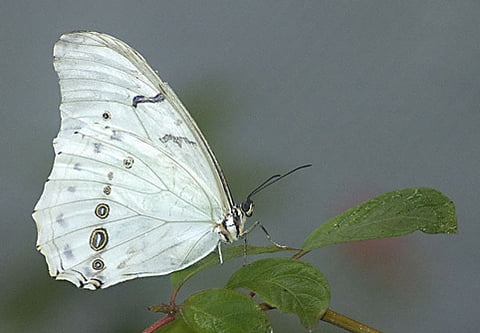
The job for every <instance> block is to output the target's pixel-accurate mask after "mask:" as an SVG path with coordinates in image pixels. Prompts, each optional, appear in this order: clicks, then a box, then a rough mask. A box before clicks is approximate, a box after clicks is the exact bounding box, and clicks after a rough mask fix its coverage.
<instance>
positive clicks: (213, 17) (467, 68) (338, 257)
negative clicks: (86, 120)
mask: <svg viewBox="0 0 480 333" xmlns="http://www.w3.org/2000/svg"><path fill="white" fill-rule="evenodd" d="M479 16H480V4H479V3H478V2H477V1H461V2H454V1H422V2H419V1H396V2H392V1H353V0H351V1H341V0H337V1H262V2H259V1H201V2H200V1H175V2H173V1H102V2H98V1H88V0H84V1H76V2H74V1H42V2H40V1H39V2H27V1H11V0H6V1H2V3H1V4H0V55H1V56H0V73H1V74H0V96H1V97H0V98H1V106H0V113H1V120H2V121H1V123H0V126H1V129H0V137H1V146H0V149H1V152H0V156H1V163H0V168H1V180H0V188H1V190H2V193H3V195H2V200H1V202H0V205H1V207H0V210H1V212H2V216H3V218H2V219H1V223H0V250H1V252H0V254H1V255H0V274H1V275H0V286H1V287H0V331H1V332H37V333H38V332H88V331H94V332H140V331H141V330H142V329H144V328H145V327H147V326H148V325H150V324H151V323H152V322H154V321H155V320H157V319H159V318H160V316H159V315H158V314H153V313H149V312H148V311H147V310H146V307H147V306H149V305H151V304H159V303H162V302H167V301H168V298H169V295H170V284H169V279H168V277H155V278H144V279H137V280H133V281H130V282H126V283H122V284H119V285H117V286H115V287H112V288H109V289H106V290H100V291H95V292H91V291H86V290H79V289H77V288H75V287H74V285H72V284H70V283H69V282H65V281H61V282H60V281H55V280H53V279H52V278H50V277H49V275H48V271H47V266H46V263H45V260H44V258H43V256H42V255H41V254H40V253H38V252H37V251H36V249H35V242H36V228H35V224H34V221H33V220H32V218H31V211H32V210H33V207H34V205H35V203H36V201H37V199H38V197H39V196H40V194H41V192H42V189H43V184H44V182H45V180H46V178H47V176H48V174H49V172H50V168H51V165H52V162H53V148H52V144H51V141H52V139H53V137H55V136H56V134H57V132H58V129H59V125H60V117H59V112H58V105H59V101H60V96H59V87H58V80H57V76H56V74H55V72H54V70H53V66H52V47H53V44H54V43H55V41H56V40H57V39H58V37H59V36H60V35H61V34H63V33H66V32H70V31H72V30H79V29H82V30H84V29H88V30H97V31H101V32H106V33H110V34H112V35H114V36H116V37H118V38H120V39H122V40H123V41H125V42H127V43H128V44H130V45H131V46H132V47H134V48H136V49H137V50H138V51H139V52H140V53H141V54H143V55H144V56H145V57H146V58H147V60H148V61H149V63H150V65H151V66H152V67H153V68H155V69H157V70H158V71H159V73H160V75H161V77H162V78H163V79H164V80H166V81H168V82H169V83H170V85H171V86H172V87H173V89H174V90H175V91H176V92H177V94H178V95H179V97H180V98H181V99H182V101H183V102H184V103H185V105H186V106H187V108H188V109H189V110H190V112H191V114H192V116H193V117H194V118H195V119H196V120H197V122H198V124H199V126H200V128H201V129H202V131H203V133H204V134H205V136H206V138H207V139H208V141H209V142H210V145H211V146H212V148H213V150H214V151H215V153H216V155H217V159H218V160H219V161H220V163H221V165H222V166H223V169H224V172H225V174H226V176H227V178H228V180H229V183H230V187H231V189H232V191H233V194H234V197H235V198H236V199H237V200H238V201H240V200H242V199H243V197H244V196H245V195H246V194H247V193H248V192H249V191H250V190H251V189H252V188H254V187H255V186H256V185H258V184H259V183H260V182H261V181H263V180H264V179H265V178H267V177H268V176H270V175H272V174H275V173H280V172H285V171H287V170H289V169H291V168H293V167H295V166H297V165H300V164H304V163H313V167H312V168H310V169H307V170H303V171H301V172H298V173H297V174H295V175H293V176H291V177H289V178H287V179H285V180H284V181H282V182H280V183H278V184H276V185H275V186H272V187H270V188H269V189H268V190H265V191H263V192H262V193H261V194H259V195H258V196H256V198H255V199H256V207H257V209H256V215H255V217H256V218H257V219H260V220H261V221H262V222H263V224H264V225H265V226H266V227H267V228H268V230H269V231H270V234H271V235H272V237H273V239H275V240H276V241H278V242H280V243H283V244H288V245H291V246H299V245H300V244H301V243H302V241H303V239H304V238H305V237H306V236H307V235H308V233H309V232H311V231H312V230H314V229H315V228H316V227H317V226H319V225H320V224H321V223H322V222H325V221H327V220H328V219H330V218H331V217H333V216H335V215H337V214H339V213H341V212H342V211H343V210H345V209H347V208H350V207H352V206H354V205H356V204H358V203H360V202H362V201H365V200H368V199H370V198H372V197H374V196H377V195H380V194H383V193H384V192H387V191H391V190H396V189H402V188H406V187H418V186H427V187H433V188H435V189H438V190H440V191H442V192H443V193H444V194H446V195H448V196H449V197H450V198H451V199H452V200H453V201H454V202H455V204H456V207H457V213H458V221H459V234H458V235H425V234H421V233H415V234H413V235H410V236H406V237H401V238H395V239H383V240H374V241H364V242H357V243H351V244H338V245H334V246H330V247H327V248H323V249H319V250H316V251H314V252H313V253H311V254H310V255H309V256H307V257H306V260H308V261H309V262H310V263H312V264H314V265H315V266H316V267H318V268H319V269H320V270H321V271H322V272H323V274H325V276H326V277H327V279H328V280H329V283H330V286H331V292H332V302H331V308H332V309H333V310H334V311H337V312H340V313H342V314H345V315H347V316H350V317H351V318H354V319H356V320H359V321H361V322H364V323H366V324H369V325H371V326H373V327H375V328H377V329H380V330H382V331H386V332H451V331H457V332H474V331H476V330H477V329H478V326H479V324H480V319H479V316H478V299H479V297H480V283H479V280H478V276H479V272H480V270H479V267H480V265H479V262H480V251H479V246H478V237H479V235H480V233H479V232H480V224H479V217H478V216H479V214H480V210H479V195H478V193H479V189H480V182H479V170H480V131H479V127H480V113H479V109H480V93H479V90H480V25H479V19H478V18H479ZM249 243H250V244H252V245H267V244H268V243H267V241H266V240H265V237H264V235H263V233H261V232H255V233H252V235H251V236H250V237H249ZM255 259H256V257H252V258H250V259H249V260H250V261H252V260H255ZM242 262H243V260H242V259H240V260H238V261H230V262H227V263H226V264H224V265H223V266H220V265H219V266H217V267H214V268H213V269H210V270H207V271H204V272H202V273H201V274H199V276H197V277H195V278H194V279H193V280H192V281H190V282H189V284H188V285H187V286H185V288H184V289H183V291H182V293H181V294H180V296H179V301H181V300H183V299H184V298H185V297H186V296H188V295H189V294H190V293H193V292H195V291H197V290H200V289H203V288H207V287H216V286H223V285H224V284H225V283H226V281H227V280H228V277H229V276H230V274H231V273H232V272H233V271H235V270H236V269H237V268H239V267H240V266H241V264H242ZM269 316H270V318H271V321H272V324H273V327H274V330H275V332H301V331H303V328H302V326H301V325H300V323H299V321H298V319H297V318H296V317H295V316H293V315H285V314H282V313H278V312H275V311H270V312H269ZM316 331H318V332H342V330H340V329H338V328H335V327H332V326H330V325H328V324H325V323H320V324H319V327H318V328H317V330H316Z"/></svg>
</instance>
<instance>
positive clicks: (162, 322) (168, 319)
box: [142, 314, 175, 333]
mask: <svg viewBox="0 0 480 333" xmlns="http://www.w3.org/2000/svg"><path fill="white" fill-rule="evenodd" d="M174 320H175V317H174V316H173V315H170V314H169V315H167V316H166V317H163V318H162V319H160V320H157V321H156V322H154V323H153V324H152V325H150V326H149V327H147V328H146V329H145V330H144V331H143V332H142V333H153V332H155V331H156V330H158V329H159V328H160V327H162V326H165V325H167V324H168V323H169V322H171V321H174Z"/></svg>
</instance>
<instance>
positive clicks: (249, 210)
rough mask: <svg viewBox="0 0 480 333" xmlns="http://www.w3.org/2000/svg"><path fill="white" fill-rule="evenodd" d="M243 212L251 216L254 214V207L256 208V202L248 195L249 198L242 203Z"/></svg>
mask: <svg viewBox="0 0 480 333" xmlns="http://www.w3.org/2000/svg"><path fill="white" fill-rule="evenodd" d="M240 207H241V209H242V212H243V213H244V214H245V216H246V217H250V216H252V215H253V209H254V208H255V203H254V202H253V201H252V199H250V197H247V200H245V201H244V202H243V203H242V204H241V205H240Z"/></svg>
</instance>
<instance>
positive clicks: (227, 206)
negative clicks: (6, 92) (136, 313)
mask: <svg viewBox="0 0 480 333" xmlns="http://www.w3.org/2000/svg"><path fill="white" fill-rule="evenodd" d="M54 66H55V70H56V71H57V73H58V76H59V78H60V88H61V96H62V103H61V105H60V111H61V117H62V122H61V128H60V132H59V133H58V136H57V138H56V139H55V140H54V142H53V145H54V148H55V154H56V156H55V162H54V165H53V169H52V172H51V174H50V176H49V179H48V181H47V182H46V184H45V188H44V191H43V194H42V196H41V197H40V199H39V201H38V203H37V205H36V206H35V211H34V213H33V218H34V219H35V222H36V224H37V229H38V240H37V248H38V250H39V251H41V253H42V254H43V255H45V257H46V260H47V263H48V267H49V271H50V275H52V276H54V277H56V278H57V279H62V280H68V281H70V282H72V283H74V284H75V285H77V286H78V287H82V288H87V289H98V288H106V287H109V286H111V285H114V284H116V283H119V282H122V281H125V280H130V279H133V278H136V277H142V276H153V275H163V274H168V273H171V272H173V271H177V270H180V269H183V268H185V267H188V266H190V265H192V264H193V263H195V262H197V261H198V260H200V259H202V258H203V257H205V256H206V255H207V254H209V253H210V252H212V251H213V250H214V249H215V247H216V246H217V245H218V244H219V243H220V241H223V242H226V243H230V242H232V241H234V240H236V239H237V238H238V237H240V236H242V235H243V233H244V224H245V219H246V217H247V216H250V215H251V214H252V213H253V203H252V201H251V200H250V199H248V200H247V201H246V202H245V203H244V204H242V205H235V204H234V202H233V200H232V197H231V194H230V190H229V188H228V185H227V183H226V181H225V178H224V176H223V174H222V171H221V169H220V166H219V165H218V163H217V161H216V159H215V156H214V155H213V152H212V151H211V149H210V147H209V146H208V144H207V141H206V140H205V138H204V137H203V135H202V133H201V132H200V130H199V129H198V127H197V125H196V124H195V122H194V121H193V119H192V118H191V117H190V115H189V114H188V112H187V110H186V109H185V107H184V106H183V104H182V103H181V102H180V100H179V99H178V98H177V96H176V95H175V93H174V92H173V91H172V90H171V89H170V87H169V86H168V85H167V84H166V83H165V82H163V81H162V80H161V79H160V78H159V77H158V75H157V74H156V72H155V71H153V70H152V69H151V68H150V66H149V65H148V64H147V63H146V61H145V59H144V58H143V57H142V56H141V55H140V54H139V53H138V52H136V51H135V50H134V49H132V48H131V47H129V46H128V45H127V44H125V43H123V42H122V41H120V40H118V39H116V38H114V37H112V36H109V35H106V34H102V33H98V32H73V33H69V34H66V35H63V36H62V37H61V38H60V40H59V41H58V42H57V43H56V44H55V47H54Z"/></svg>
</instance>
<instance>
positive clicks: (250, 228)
mask: <svg viewBox="0 0 480 333" xmlns="http://www.w3.org/2000/svg"><path fill="white" fill-rule="evenodd" d="M258 226H260V228H262V230H263V232H264V233H265V236H266V237H267V239H268V241H269V242H270V243H272V244H273V245H275V246H276V247H279V248H281V249H286V248H287V246H286V245H282V244H280V243H277V242H275V241H274V240H273V239H272V237H271V236H270V234H269V233H268V231H267V229H266V228H265V227H264V226H263V224H262V222H260V221H256V222H255V223H254V224H252V225H251V226H250V227H249V228H248V229H247V230H245V231H244V232H243V234H242V236H244V235H246V234H248V233H249V232H251V231H252V230H253V229H255V228H256V227H258Z"/></svg>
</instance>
